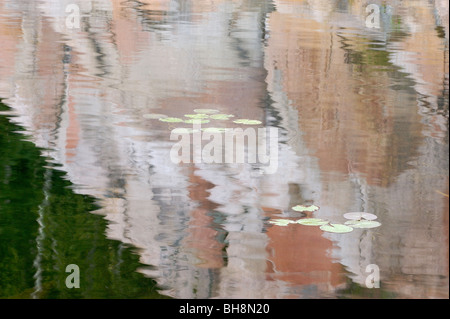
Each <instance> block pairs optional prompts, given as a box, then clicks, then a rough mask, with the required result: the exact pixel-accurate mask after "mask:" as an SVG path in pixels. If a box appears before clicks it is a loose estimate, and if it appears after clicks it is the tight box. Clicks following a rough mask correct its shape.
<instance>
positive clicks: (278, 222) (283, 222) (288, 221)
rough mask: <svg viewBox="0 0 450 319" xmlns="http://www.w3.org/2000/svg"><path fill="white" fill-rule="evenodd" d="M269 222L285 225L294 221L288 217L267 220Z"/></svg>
mask: <svg viewBox="0 0 450 319" xmlns="http://www.w3.org/2000/svg"><path fill="white" fill-rule="evenodd" d="M269 223H271V224H274V225H277V226H287V225H289V224H292V223H295V222H294V221H292V220H290V219H274V220H271V221H269Z"/></svg>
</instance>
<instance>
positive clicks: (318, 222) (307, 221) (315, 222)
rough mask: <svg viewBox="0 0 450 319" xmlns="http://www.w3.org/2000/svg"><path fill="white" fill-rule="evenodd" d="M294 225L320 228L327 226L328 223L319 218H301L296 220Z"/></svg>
mask: <svg viewBox="0 0 450 319" xmlns="http://www.w3.org/2000/svg"><path fill="white" fill-rule="evenodd" d="M296 223H297V224H301V225H307V226H322V225H326V224H328V221H326V220H323V219H320V218H302V219H299V220H297V221H296Z"/></svg>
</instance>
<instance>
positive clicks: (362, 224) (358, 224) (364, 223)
mask: <svg viewBox="0 0 450 319" xmlns="http://www.w3.org/2000/svg"><path fill="white" fill-rule="evenodd" d="M345 225H348V226H351V227H353V228H375V227H379V226H381V223H379V222H377V221H375V220H364V219H363V220H349V221H346V222H345Z"/></svg>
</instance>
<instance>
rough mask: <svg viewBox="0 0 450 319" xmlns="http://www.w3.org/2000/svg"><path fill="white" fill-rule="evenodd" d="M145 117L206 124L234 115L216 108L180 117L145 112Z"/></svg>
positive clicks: (250, 122) (246, 121)
mask: <svg viewBox="0 0 450 319" xmlns="http://www.w3.org/2000/svg"><path fill="white" fill-rule="evenodd" d="M143 117H144V118H146V119H155V120H159V121H161V122H167V123H186V124H206V123H209V122H210V121H211V120H218V121H229V120H230V119H232V118H233V117H235V116H234V115H233V114H222V113H220V111H219V110H215V109H195V110H194V114H185V115H184V117H185V118H179V117H169V116H167V115H165V114H155V113H150V114H144V115H143ZM233 122H234V123H236V124H244V125H259V124H261V121H258V120H250V119H237V120H234V121H233Z"/></svg>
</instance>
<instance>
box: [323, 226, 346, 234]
mask: <svg viewBox="0 0 450 319" xmlns="http://www.w3.org/2000/svg"><path fill="white" fill-rule="evenodd" d="M320 229H322V230H323V231H326V232H330V233H349V232H351V231H352V230H353V228H352V227H350V226H347V225H343V224H327V225H322V226H320Z"/></svg>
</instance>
